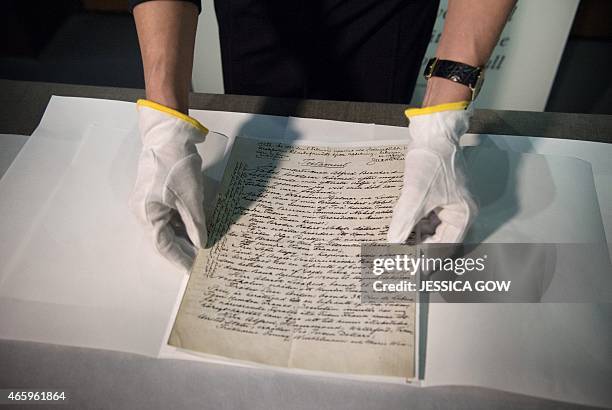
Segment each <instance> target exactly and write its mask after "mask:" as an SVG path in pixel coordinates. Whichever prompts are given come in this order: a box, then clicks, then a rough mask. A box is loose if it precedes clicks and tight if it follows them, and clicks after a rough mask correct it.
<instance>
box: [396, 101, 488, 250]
mask: <svg viewBox="0 0 612 410" xmlns="http://www.w3.org/2000/svg"><path fill="white" fill-rule="evenodd" d="M468 105H469V103H468V102H459V103H451V104H442V105H438V106H434V107H427V108H422V109H409V110H406V116H407V117H408V118H409V119H410V125H409V127H408V132H409V133H410V136H411V140H410V143H409V145H408V148H407V150H406V158H405V165H404V185H403V187H402V192H401V195H400V198H399V200H398V201H397V204H396V205H395V208H394V210H393V217H392V219H391V224H390V225H389V231H388V233H387V240H388V241H389V242H391V243H404V242H405V241H406V240H407V239H408V236H409V235H410V232H411V231H412V230H413V229H414V228H415V226H416V225H417V223H419V221H421V220H422V219H423V218H427V217H428V215H429V214H430V213H431V212H432V211H433V212H434V213H435V215H436V216H437V219H438V220H439V225H438V226H437V227H436V229H435V232H434V234H433V235H432V236H430V237H428V238H426V239H425V240H424V241H423V243H459V242H461V241H462V240H463V238H464V237H465V234H466V232H467V230H468V228H469V227H470V225H471V223H472V222H473V221H474V218H475V217H476V214H477V210H478V209H477V206H476V203H475V202H474V200H473V199H472V197H471V196H470V193H469V192H468V189H467V186H466V179H465V161H464V159H463V155H462V152H461V148H460V147H459V138H460V137H461V136H462V135H463V134H464V133H465V132H467V130H468V127H469V121H470V117H471V116H472V112H473V110H472V108H471V107H468Z"/></svg>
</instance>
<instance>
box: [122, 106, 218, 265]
mask: <svg viewBox="0 0 612 410" xmlns="http://www.w3.org/2000/svg"><path fill="white" fill-rule="evenodd" d="M137 106H138V117H139V128H140V138H141V139H142V153H141V154H140V160H139V164H138V173H137V176H136V184H135V186H134V190H133V191H132V194H131V197H130V200H129V205H130V208H131V209H132V211H133V212H134V214H135V215H136V216H137V217H138V219H139V220H140V221H141V223H143V224H144V225H146V226H147V227H149V228H150V229H151V233H152V236H153V244H154V245H155V248H156V249H157V251H158V252H159V253H160V254H161V255H162V256H164V257H165V258H166V259H168V260H170V261H172V262H174V263H176V264H178V265H180V266H182V267H184V268H185V269H190V268H191V265H192V264H193V261H194V259H195V256H196V253H197V249H198V248H200V247H201V246H203V245H205V244H206V239H207V233H206V223H205V220H204V210H203V206H202V200H203V182H202V170H201V168H202V159H201V158H200V155H199V154H198V151H197V149H196V146H195V144H196V143H199V142H203V141H204V139H205V137H206V134H207V133H208V130H207V129H206V128H205V127H204V126H203V125H202V124H200V123H199V122H198V121H197V120H195V119H194V118H191V117H189V116H187V115H185V114H183V113H181V112H178V111H175V110H173V109H171V108H168V107H165V106H163V105H161V104H157V103H154V102H152V101H148V100H138V103H137ZM176 212H178V214H179V216H180V219H181V220H182V222H183V224H184V225H185V229H186V231H187V235H188V236H189V239H190V240H191V243H190V242H189V240H187V239H186V238H184V237H181V236H179V235H177V232H176V230H175V229H174V228H173V227H172V225H171V223H170V222H171V220H172V219H173V216H174V215H175V213H176Z"/></svg>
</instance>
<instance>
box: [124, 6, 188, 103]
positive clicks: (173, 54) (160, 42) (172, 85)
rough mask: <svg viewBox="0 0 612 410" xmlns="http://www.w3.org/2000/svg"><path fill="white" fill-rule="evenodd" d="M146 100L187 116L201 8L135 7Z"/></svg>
mask: <svg viewBox="0 0 612 410" xmlns="http://www.w3.org/2000/svg"><path fill="white" fill-rule="evenodd" d="M133 13H134V20H135V21H136V29H137V31H138V42H139V44H140V51H141V54H142V62H143V66H144V77H145V87H146V93H147V99H148V100H151V101H154V102H156V103H159V104H162V105H165V106H167V107H170V108H173V109H175V110H177V111H180V112H182V113H187V108H188V102H189V101H188V100H189V89H190V84H191V72H192V66H193V50H194V44H195V34H196V26H197V23H198V7H197V6H196V5H195V4H194V3H191V2H186V1H147V2H144V3H140V4H138V5H137V6H136V7H134V10H133Z"/></svg>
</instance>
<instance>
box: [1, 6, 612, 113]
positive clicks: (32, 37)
mask: <svg viewBox="0 0 612 410" xmlns="http://www.w3.org/2000/svg"><path fill="white" fill-rule="evenodd" d="M522 1H537V0H522ZM204 12H206V10H204ZM611 17H612V1H610V0H582V1H581V2H580V6H579V8H578V12H577V14H576V18H575V20H574V23H573V26H572V30H571V34H570V37H569V40H568V43H567V45H566V47H565V51H564V53H563V58H562V60H561V64H560V65H559V69H558V72H557V76H556V79H555V82H554V84H553V88H552V91H551V94H550V98H549V100H548V104H547V106H546V111H554V112H573V113H591V114H612V77H611V69H612V24H611ZM0 33H1V34H2V36H1V37H0V38H1V39H2V40H0V78H4V79H12V80H29V81H46V82H62V83H69V84H87V85H100V86H116V87H129V88H144V79H143V74H142V64H141V60H140V52H139V49H138V38H137V36H136V30H135V27H134V21H133V18H132V16H131V15H130V13H129V12H128V9H127V1H126V0H64V1H45V2H29V1H17V0H9V1H5V2H3V7H2V14H1V17H0Z"/></svg>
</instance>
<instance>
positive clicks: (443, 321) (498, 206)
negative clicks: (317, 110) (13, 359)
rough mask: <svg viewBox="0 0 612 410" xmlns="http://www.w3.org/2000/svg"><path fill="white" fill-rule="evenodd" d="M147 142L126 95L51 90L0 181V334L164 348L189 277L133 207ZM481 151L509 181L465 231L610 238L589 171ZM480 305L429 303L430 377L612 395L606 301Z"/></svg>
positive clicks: (215, 125)
mask: <svg viewBox="0 0 612 410" xmlns="http://www.w3.org/2000/svg"><path fill="white" fill-rule="evenodd" d="M192 115H193V116H195V117H196V118H197V119H199V120H200V121H202V122H203V123H204V124H206V125H207V126H208V127H209V128H211V129H213V130H215V131H217V132H219V133H222V134H225V135H227V136H229V137H230V139H231V136H233V135H246V136H248V135H251V136H257V137H271V138H274V137H276V138H279V139H283V138H285V139H288V140H294V141H298V140H299V141H322V140H323V141H325V140H327V142H334V143H339V142H350V141H361V142H364V141H369V140H374V141H382V140H389V139H391V140H398V139H399V140H401V139H404V138H405V136H406V130H405V129H403V128H396V127H381V126H374V125H367V124H365V125H364V124H350V123H341V122H332V121H322V120H306V119H296V118H283V117H272V116H254V115H249V114H242V113H221V112H212V111H194V112H192ZM330 139H331V140H330ZM138 147H139V145H138V138H137V133H136V116H135V108H134V105H133V104H130V103H122V102H112V101H104V100H92V99H78V98H67V97H53V98H52V100H51V102H50V104H49V107H48V109H47V111H46V113H45V116H44V118H43V120H42V122H41V125H40V127H39V128H38V129H37V130H36V132H35V133H34V134H33V135H32V137H31V138H30V140H29V141H28V143H27V144H26V145H25V146H24V148H23V149H22V150H21V152H20V154H19V156H18V158H17V159H16V161H15V163H14V164H13V165H12V166H11V168H10V169H9V170H8V171H7V173H6V175H5V178H3V179H2V181H0V226H2V230H1V231H0V243H2V246H1V247H0V281H1V282H0V337H2V338H8V339H20V340H34V341H39V342H50V343H60V344H67V345H78V346H86V347H97V348H103V349H113V350H121V351H129V352H136V353H141V354H148V355H153V356H155V355H157V354H159V352H160V345H161V344H163V342H164V338H163V334H164V331H165V329H166V327H167V325H168V322H169V317H170V314H171V312H172V306H174V305H175V303H176V300H177V295H178V293H179V291H180V288H181V284H182V283H183V281H184V275H183V274H182V273H181V272H180V271H179V270H177V269H176V268H174V267H172V266H171V265H169V264H168V263H167V262H165V261H164V260H163V259H162V258H160V257H158V256H157V255H155V254H154V252H153V251H152V249H151V247H150V246H149V239H148V238H147V237H145V235H144V233H143V232H142V230H141V229H140V227H139V226H138V225H137V224H136V223H135V221H134V220H133V218H132V217H131V214H130V213H129V210H128V209H127V207H126V206H125V203H126V201H127V194H128V192H129V189H130V187H131V185H132V183H133V176H134V170H135V166H136V155H137V153H138V149H139V148H138ZM200 148H202V147H200ZM487 150H492V151H490V152H488V154H487V155H486V156H485V155H484V154H485V150H484V149H479V150H475V151H474V152H473V153H472V154H470V155H471V156H472V158H471V163H472V165H473V166H474V168H473V172H474V173H475V174H477V175H478V174H479V171H478V170H479V169H482V167H484V169H486V170H488V171H490V168H488V167H487V166H485V164H486V163H487V162H490V161H491V159H492V158H495V159H496V161H494V163H495V165H499V164H502V165H504V167H498V168H496V171H498V172H496V173H491V172H487V173H484V172H483V178H484V177H486V178H488V179H485V180H484V182H483V181H480V183H481V185H482V186H487V184H488V186H489V187H490V188H493V187H495V186H496V184H495V183H494V182H495V181H496V178H497V179H499V178H501V180H503V179H504V178H509V180H510V181H511V182H512V184H506V186H505V188H504V189H503V190H500V189H498V190H494V192H492V193H491V192H486V190H485V192H481V193H480V194H481V196H483V197H484V198H486V199H487V201H486V202H485V203H483V204H482V205H483V207H482V212H481V215H484V216H485V217H486V218H489V219H491V218H494V217H496V218H498V219H499V220H498V221H497V222H496V223H495V224H493V226H494V228H495V229H491V224H490V223H489V222H487V219H484V220H481V221H480V222H479V223H480V225H477V229H476V230H474V231H473V233H472V235H476V236H477V237H478V235H480V237H482V238H485V239H486V240H488V241H498V242H499V241H502V240H508V241H512V240H514V241H523V240H525V238H527V239H529V238H531V239H532V240H533V241H535V242H539V241H563V240H564V239H565V240H566V241H568V242H575V241H584V242H596V243H604V242H605V239H604V234H603V229H602V222H601V216H600V213H599V209H598V207H597V199H596V193H595V189H594V185H593V178H592V174H591V173H590V167H589V165H588V164H586V163H584V162H581V161H577V160H573V159H566V158H555V157H543V156H537V155H519V154H516V153H505V151H503V150H500V149H499V148H498V147H490V148H487ZM201 152H202V153H203V154H204V156H206V153H207V152H206V150H205V149H201ZM212 162H213V163H217V164H222V162H223V161H222V159H215V160H214V161H212ZM216 169H217V170H216V171H214V172H213V171H211V174H212V175H213V176H218V175H219V173H220V171H219V169H218V168H216ZM509 175H510V176H511V177H508V176H509ZM512 203H514V204H515V205H514V206H510V207H508V206H507V204H512ZM508 208H509V209H510V211H508ZM544 228H545V229H544ZM479 306H482V305H456V304H455V305H432V307H431V309H430V319H429V320H430V321H429V323H430V325H429V334H428V339H427V340H428V347H427V351H428V359H427V361H426V366H427V367H426V377H427V379H428V382H430V383H431V384H476V385H481V386H485V387H487V386H488V387H493V388H498V389H503V390H510V391H517V392H521V393H525V394H533V395H537V396H543V397H551V398H556V399H561V400H568V401H579V402H584V403H591V404H602V403H608V405H609V404H610V402H611V401H610V396H609V395H608V393H607V389H604V383H605V382H606V381H607V380H610V379H612V372H611V367H612V364H611V363H610V362H611V361H610V360H609V358H610V346H612V343H610V329H611V327H612V325H611V324H612V321H611V320H610V318H611V314H610V309H609V305H607V306H592V305H580V304H571V305H554V304H544V305H530V306H525V307H523V306H519V305H510V306H504V305H495V306H491V309H478V307H479ZM555 306H558V307H555ZM496 352H501V354H500V355H499V357H497V356H495V355H497V353H496ZM492 357H495V358H496V360H492ZM500 366H501V367H500ZM504 369H506V370H504Z"/></svg>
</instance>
